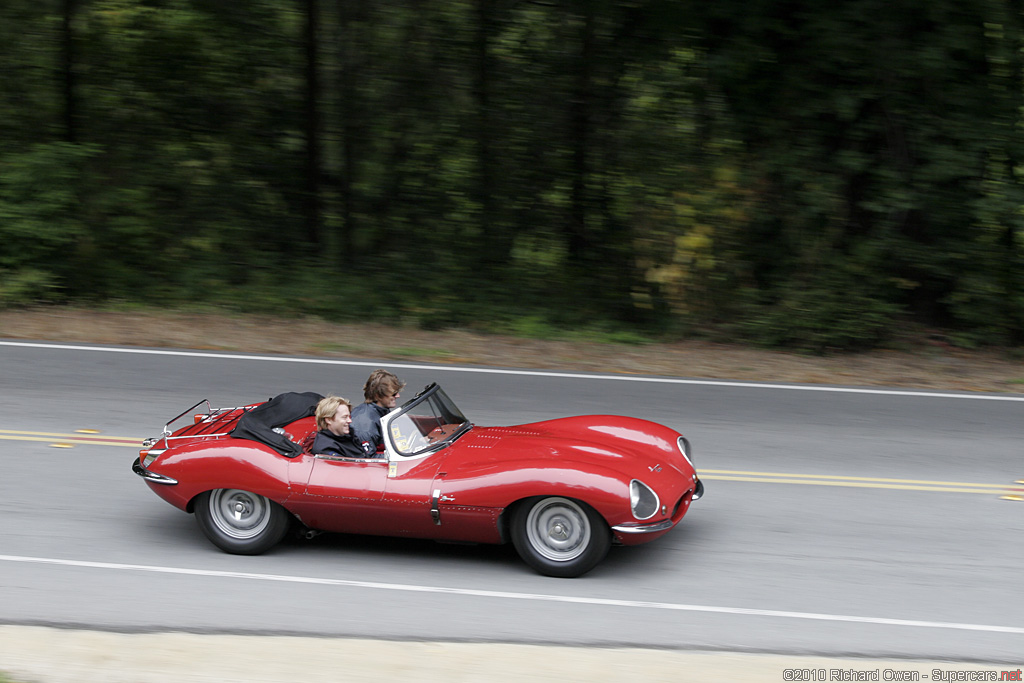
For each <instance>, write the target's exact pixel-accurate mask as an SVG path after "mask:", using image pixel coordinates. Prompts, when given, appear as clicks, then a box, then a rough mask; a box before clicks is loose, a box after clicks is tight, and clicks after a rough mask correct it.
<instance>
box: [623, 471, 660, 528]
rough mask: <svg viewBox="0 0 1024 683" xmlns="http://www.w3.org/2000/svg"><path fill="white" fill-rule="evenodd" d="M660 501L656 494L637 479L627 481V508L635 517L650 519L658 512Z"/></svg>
mask: <svg viewBox="0 0 1024 683" xmlns="http://www.w3.org/2000/svg"><path fill="white" fill-rule="evenodd" d="M660 507H661V501H660V500H659V499H658V494H657V493H655V492H654V489H652V488H651V487H650V486H648V485H647V484H645V483H643V482H642V481H640V480H639V479H634V480H632V481H631V482H629V508H630V510H632V511H633V516H634V517H636V518H637V519H641V520H642V519H650V518H651V517H653V516H654V515H655V514H657V512H658V508H660Z"/></svg>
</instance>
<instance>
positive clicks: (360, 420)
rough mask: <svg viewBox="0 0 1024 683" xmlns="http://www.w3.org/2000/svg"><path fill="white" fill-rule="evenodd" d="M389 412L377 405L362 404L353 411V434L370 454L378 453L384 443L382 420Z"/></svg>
mask: <svg viewBox="0 0 1024 683" xmlns="http://www.w3.org/2000/svg"><path fill="white" fill-rule="evenodd" d="M388 412H389V411H388V409H387V408H381V407H380V406H379V405H377V404H376V403H360V404H359V405H357V406H356V407H355V408H353V409H352V433H353V434H354V435H355V437H356V441H358V442H359V443H360V444H361V445H362V446H363V448H365V449H366V450H367V452H368V453H376V452H377V447H378V446H380V445H381V444H382V443H384V435H383V434H382V433H381V430H380V419H381V418H382V417H384V416H385V415H387V414H388Z"/></svg>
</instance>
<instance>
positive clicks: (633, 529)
mask: <svg viewBox="0 0 1024 683" xmlns="http://www.w3.org/2000/svg"><path fill="white" fill-rule="evenodd" d="M674 525H675V522H673V521H672V520H671V519H666V520H664V521H662V522H656V523H654V524H642V525H640V526H626V525H624V524H623V525H619V526H613V527H612V531H617V532H619V533H620V534H653V533H654V532H656V531H665V530H666V529H671V528H672V527H673V526H674Z"/></svg>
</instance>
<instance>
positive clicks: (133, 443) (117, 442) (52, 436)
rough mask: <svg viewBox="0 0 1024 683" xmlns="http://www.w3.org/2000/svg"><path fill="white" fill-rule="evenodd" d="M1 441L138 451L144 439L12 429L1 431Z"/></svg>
mask: <svg viewBox="0 0 1024 683" xmlns="http://www.w3.org/2000/svg"><path fill="white" fill-rule="evenodd" d="M0 439H5V440H7V441H44V442H52V441H54V440H60V441H64V442H68V443H74V444H78V445H81V446H88V445H94V446H125V447H128V448H136V449H137V448H140V447H141V446H142V439H139V438H135V437H130V436H109V437H102V436H84V435H82V434H58V433H54V432H16V431H12V430H10V429H0Z"/></svg>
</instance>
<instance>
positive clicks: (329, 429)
mask: <svg viewBox="0 0 1024 683" xmlns="http://www.w3.org/2000/svg"><path fill="white" fill-rule="evenodd" d="M351 424H352V404H351V403H349V401H348V399H344V398H341V397H340V396H328V397H327V398H325V399H323V400H321V401H320V402H319V403H317V404H316V426H317V429H319V430H320V431H318V432H317V433H316V438H315V439H314V440H313V447H312V448H311V449H310V450H311V451H312V452H313V453H321V454H324V455H340V456H343V457H346V458H369V457H373V455H374V454H373V453H372V452H370V451H366V450H364V449H363V448H362V446H360V445H359V442H358V441H356V440H355V437H353V436H352V433H351V428H350V425H351Z"/></svg>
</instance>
